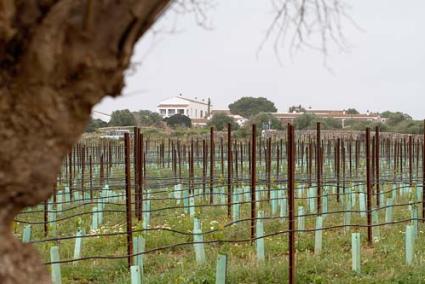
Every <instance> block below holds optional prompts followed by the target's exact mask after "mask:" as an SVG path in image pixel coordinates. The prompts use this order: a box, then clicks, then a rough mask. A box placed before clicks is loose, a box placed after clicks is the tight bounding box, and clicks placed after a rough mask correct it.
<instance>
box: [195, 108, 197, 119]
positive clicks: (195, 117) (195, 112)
mask: <svg viewBox="0 0 425 284" xmlns="http://www.w3.org/2000/svg"><path fill="white" fill-rule="evenodd" d="M197 117H198V110H197V109H195V118H197Z"/></svg>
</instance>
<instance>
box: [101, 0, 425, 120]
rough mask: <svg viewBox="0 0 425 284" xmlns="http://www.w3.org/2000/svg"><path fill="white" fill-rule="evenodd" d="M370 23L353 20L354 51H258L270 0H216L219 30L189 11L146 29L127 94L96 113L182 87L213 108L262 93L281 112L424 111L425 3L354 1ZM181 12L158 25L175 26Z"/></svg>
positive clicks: (349, 34) (349, 30) (151, 103)
mask: <svg viewBox="0 0 425 284" xmlns="http://www.w3.org/2000/svg"><path fill="white" fill-rule="evenodd" d="M346 2H347V3H350V5H351V7H352V9H351V11H350V13H351V16H352V17H353V18H354V19H355V21H356V23H357V24H358V25H359V26H360V27H361V28H362V29H363V30H359V29H356V28H354V27H353V26H352V25H350V24H348V23H347V24H346V25H345V28H344V33H345V36H346V38H347V39H348V41H349V43H350V48H349V49H347V50H346V51H345V52H344V53H341V52H337V51H336V50H335V51H334V52H332V53H331V54H330V56H329V57H328V59H327V65H328V66H329V67H330V68H331V69H332V71H329V70H328V69H326V68H325V67H324V64H323V56H322V55H321V54H320V53H317V52H316V51H312V50H303V51H299V52H298V53H297V54H296V55H295V56H293V57H292V58H291V57H288V56H287V55H288V50H286V49H284V48H282V49H280V58H281V61H283V63H282V64H280V63H279V60H278V58H277V56H276V54H275V52H274V49H273V44H274V40H273V39H270V41H269V42H268V43H267V44H266V46H264V48H263V50H262V52H261V53H260V54H257V51H258V48H259V46H260V44H261V42H262V39H263V38H264V35H265V32H266V30H267V28H268V27H269V25H270V23H271V21H272V17H273V15H274V14H273V13H272V9H271V5H270V1H269V0H216V3H217V5H216V7H215V8H214V9H210V10H209V11H208V13H207V14H208V21H209V22H210V23H211V26H212V30H206V29H203V28H201V27H199V26H198V25H197V24H196V22H195V21H194V20H193V16H192V15H184V16H179V17H178V18H177V24H176V27H177V31H176V32H174V33H172V34H170V33H166V32H160V33H157V34H155V35H153V34H152V33H149V34H148V35H147V36H145V37H144V38H143V39H142V40H141V41H140V42H139V43H138V45H137V47H136V53H135V55H134V58H133V61H134V62H135V63H136V70H135V72H129V74H128V76H127V86H126V88H125V89H124V91H123V93H124V94H127V95H124V97H119V98H116V99H111V98H106V99H104V100H103V101H102V102H101V103H100V104H98V105H97V106H96V107H95V110H97V111H101V112H106V113H111V112H112V111H114V110H117V109H125V108H128V109H130V110H132V111H135V110H139V109H151V110H155V108H156V106H157V105H158V103H159V102H160V101H161V100H162V99H165V98H169V97H172V96H175V95H178V94H179V93H182V94H183V95H184V96H186V97H189V98H194V97H198V98H208V97H210V98H211V101H212V104H213V106H214V108H227V105H228V104H230V103H232V102H233V101H235V100H237V99H238V98H240V97H242V96H254V97H258V96H263V97H267V98H268V99H270V100H271V101H273V102H274V103H275V104H276V107H277V108H278V110H279V111H281V112H286V111H287V110H288V107H289V106H291V105H299V104H301V105H303V106H305V107H309V106H311V107H312V108H313V109H343V108H348V107H355V108H357V109H358V110H359V111H361V112H366V111H367V110H370V111H379V112H381V111H385V110H394V111H402V112H406V113H409V114H411V115H412V116H413V117H414V118H416V119H423V118H425V104H424V102H425V33H424V28H425V17H424V11H425V1H424V0H404V1H401V0H347V1H346ZM174 21H175V17H174V16H167V17H165V18H163V20H162V21H161V23H160V24H159V25H158V26H159V27H157V28H158V29H159V28H161V29H164V27H168V28H171V27H172V26H174Z"/></svg>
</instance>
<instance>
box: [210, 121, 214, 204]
mask: <svg viewBox="0 0 425 284" xmlns="http://www.w3.org/2000/svg"><path fill="white" fill-rule="evenodd" d="M214 147H215V146H214V128H213V127H211V128H210V204H212V203H213V194H214V158H215V151H214Z"/></svg>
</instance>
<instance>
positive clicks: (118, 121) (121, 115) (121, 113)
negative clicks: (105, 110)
mask: <svg viewBox="0 0 425 284" xmlns="http://www.w3.org/2000/svg"><path fill="white" fill-rule="evenodd" d="M108 125H109V126H134V125H136V121H135V119H134V116H133V114H132V113H131V112H130V111H129V110H128V109H124V110H116V111H114V112H112V115H111V120H110V121H109V123H108Z"/></svg>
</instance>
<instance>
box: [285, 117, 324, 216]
mask: <svg viewBox="0 0 425 284" xmlns="http://www.w3.org/2000/svg"><path fill="white" fill-rule="evenodd" d="M288 127H289V125H288ZM291 128H292V129H293V126H292V125H291ZM288 129H289V128H288ZM288 138H289V137H288ZM320 146H321V137H320V122H318V123H317V125H316V179H317V181H316V182H317V214H319V215H320V214H322V181H321V174H322V171H321V163H322V162H321V160H320V154H321V153H320V152H321V150H320Z"/></svg>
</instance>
